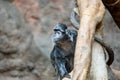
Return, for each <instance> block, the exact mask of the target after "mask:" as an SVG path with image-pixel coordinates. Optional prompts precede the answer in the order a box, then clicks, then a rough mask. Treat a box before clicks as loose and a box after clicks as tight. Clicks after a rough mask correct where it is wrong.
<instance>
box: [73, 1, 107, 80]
mask: <svg viewBox="0 0 120 80" xmlns="http://www.w3.org/2000/svg"><path fill="white" fill-rule="evenodd" d="M77 3H78V7H79V11H80V12H79V13H80V16H81V18H80V29H79V31H78V37H77V44H76V51H75V58H74V69H73V76H72V80H87V77H88V74H89V70H90V64H91V51H92V48H91V46H92V41H93V36H94V34H95V29H96V26H97V24H98V23H100V22H101V21H102V19H103V16H104V13H105V9H104V6H103V4H102V2H101V0H77Z"/></svg>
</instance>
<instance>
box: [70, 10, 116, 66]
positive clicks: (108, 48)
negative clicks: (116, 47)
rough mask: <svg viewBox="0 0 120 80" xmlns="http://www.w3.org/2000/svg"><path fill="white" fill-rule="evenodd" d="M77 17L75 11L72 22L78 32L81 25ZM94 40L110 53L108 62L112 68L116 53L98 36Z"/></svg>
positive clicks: (72, 14)
mask: <svg viewBox="0 0 120 80" xmlns="http://www.w3.org/2000/svg"><path fill="white" fill-rule="evenodd" d="M76 15H77V14H76V13H75V12H74V11H72V13H71V18H70V21H71V23H72V24H73V26H74V27H75V28H76V29H77V30H78V29H79V23H78V22H77V20H76ZM94 39H95V41H97V42H98V43H100V44H101V45H102V46H103V47H104V48H105V49H106V51H107V52H108V55H109V60H108V61H107V65H108V66H110V65H111V64H112V63H113V61H114V52H113V50H112V48H111V47H110V46H109V45H108V44H107V43H105V42H104V41H103V40H102V39H100V38H99V37H98V36H97V35H95V37H94Z"/></svg>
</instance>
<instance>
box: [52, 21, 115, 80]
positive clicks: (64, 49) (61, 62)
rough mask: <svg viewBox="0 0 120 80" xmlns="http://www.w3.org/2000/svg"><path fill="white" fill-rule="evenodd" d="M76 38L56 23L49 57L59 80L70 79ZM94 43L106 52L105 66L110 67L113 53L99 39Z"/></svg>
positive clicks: (62, 25)
mask: <svg viewBox="0 0 120 80" xmlns="http://www.w3.org/2000/svg"><path fill="white" fill-rule="evenodd" d="M76 37H77V31H76V30H74V29H70V28H68V26H67V25H65V24H62V23H58V24H57V25H56V26H55V28H54V35H53V37H52V39H53V42H54V48H53V50H52V52H51V54H50V56H51V62H52V64H53V66H54V68H55V71H56V72H57V73H58V75H59V76H60V79H61V80H62V78H64V77H67V78H70V75H69V73H70V72H71V71H72V69H73V65H74V64H73V62H74V52H75V45H76ZM96 38H97V37H95V40H96ZM96 41H97V42H99V43H100V44H101V45H103V46H104V47H105V49H106V51H107V52H108V56H109V60H108V61H107V65H110V64H111V63H112V62H113V56H111V55H114V53H113V51H112V50H111V48H109V47H108V46H107V45H106V43H104V42H103V41H102V40H101V39H99V38H98V39H97V40H96ZM101 41H102V43H101ZM110 54H111V55H110ZM111 57H112V59H111Z"/></svg>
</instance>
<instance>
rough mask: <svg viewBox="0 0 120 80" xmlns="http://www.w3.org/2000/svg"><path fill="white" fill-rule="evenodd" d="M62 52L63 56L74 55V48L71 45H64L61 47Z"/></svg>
mask: <svg viewBox="0 0 120 80" xmlns="http://www.w3.org/2000/svg"><path fill="white" fill-rule="evenodd" d="M62 50H63V52H64V54H65V55H69V54H73V53H74V47H73V46H72V44H66V45H63V46H62Z"/></svg>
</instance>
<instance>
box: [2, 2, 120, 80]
mask: <svg viewBox="0 0 120 80" xmlns="http://www.w3.org/2000/svg"><path fill="white" fill-rule="evenodd" d="M72 9H73V1H72V0H0V80H57V79H56V74H55V73H54V69H53V67H52V65H51V63H50V58H49V56H50V52H51V50H52V48H53V43H52V40H51V36H52V33H53V27H54V25H55V24H56V23H58V22H62V23H65V24H67V25H69V26H71V23H70V19H69V18H70V13H71V11H72ZM104 41H105V42H106V43H108V44H109V45H110V46H111V47H112V48H113V50H114V52H115V60H114V63H113V64H112V66H111V67H112V68H114V69H116V70H120V54H119V53H120V30H119V29H118V27H117V26H116V24H115V23H114V21H113V20H112V18H111V16H110V14H109V13H108V12H106V15H105V18H104Z"/></svg>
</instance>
